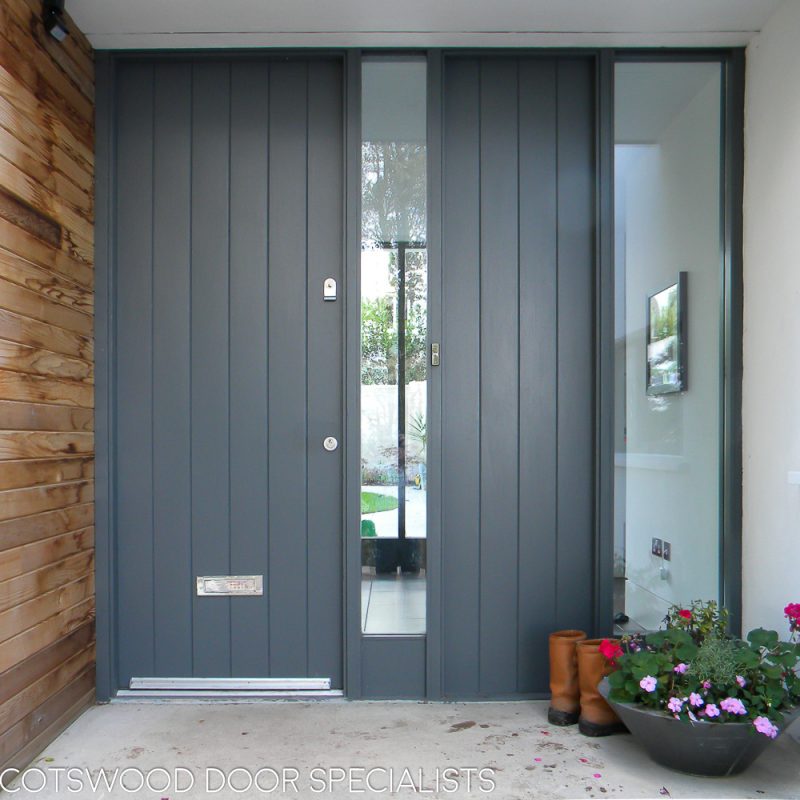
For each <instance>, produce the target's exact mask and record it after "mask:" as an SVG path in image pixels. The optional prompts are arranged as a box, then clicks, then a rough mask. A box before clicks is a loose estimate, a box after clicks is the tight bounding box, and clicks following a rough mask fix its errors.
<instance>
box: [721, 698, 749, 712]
mask: <svg viewBox="0 0 800 800" xmlns="http://www.w3.org/2000/svg"><path fill="white" fill-rule="evenodd" d="M719 707H720V708H721V709H722V710H723V711H727V712H728V713H729V714H738V715H739V716H742V715H744V714H746V713H747V709H746V708H745V707H744V703H743V702H742V701H741V700H738V699H737V698H735V697H726V698H725V699H724V700H723V701H722V702H721V703H720V704H719Z"/></svg>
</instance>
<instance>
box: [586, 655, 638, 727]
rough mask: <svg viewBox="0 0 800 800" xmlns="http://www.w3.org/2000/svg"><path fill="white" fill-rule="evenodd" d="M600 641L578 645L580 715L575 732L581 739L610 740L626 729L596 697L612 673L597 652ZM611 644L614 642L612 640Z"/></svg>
mask: <svg viewBox="0 0 800 800" xmlns="http://www.w3.org/2000/svg"><path fill="white" fill-rule="evenodd" d="M602 641H603V639H584V640H583V641H581V642H578V647H577V651H578V683H579V684H580V690H581V714H580V719H579V720H578V730H579V731H580V732H581V733H582V734H583V735H584V736H610V735H611V734H612V733H623V732H624V731H626V730H627V728H626V727H625V726H624V725H623V724H622V722H621V721H620V718H619V717H618V716H617V715H616V714H615V713H614V710H613V709H612V708H611V706H610V705H609V704H608V703H606V701H605V698H604V697H603V696H602V695H601V694H600V691H599V690H598V688H597V687H598V686H599V684H600V681H601V680H603V678H604V677H605V676H606V675H608V674H609V673H610V672H611V671H612V666H611V664H609V663H608V661H607V660H606V658H605V656H604V655H603V654H602V653H601V652H600V650H599V648H600V643H601V642H602ZM611 641H616V640H614V639H612V640H611Z"/></svg>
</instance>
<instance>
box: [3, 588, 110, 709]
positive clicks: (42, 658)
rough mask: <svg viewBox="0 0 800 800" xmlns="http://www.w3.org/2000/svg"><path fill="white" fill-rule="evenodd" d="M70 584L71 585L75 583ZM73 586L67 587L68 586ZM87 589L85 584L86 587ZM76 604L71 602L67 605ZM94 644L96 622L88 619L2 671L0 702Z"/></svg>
mask: <svg viewBox="0 0 800 800" xmlns="http://www.w3.org/2000/svg"><path fill="white" fill-rule="evenodd" d="M76 585H77V583H76V584H71V586H76ZM68 588H70V587H66V586H65V587H64V589H65V590H66V589H68ZM84 591H86V588H85V587H84ZM72 605H76V603H69V604H67V606H63V607H62V608H67V607H68V606H72ZM93 644H94V625H93V624H92V622H87V623H86V624H84V625H82V626H81V627H80V628H78V629H77V630H74V631H73V632H72V633H70V634H69V635H68V636H63V637H61V638H60V639H58V640H56V641H55V642H53V643H52V644H50V645H48V646H47V647H45V648H43V649H41V650H40V651H39V652H37V653H35V654H34V655H32V656H31V657H30V658H26V659H24V660H23V661H20V662H19V663H18V664H15V665H14V666H13V667H11V668H10V669H7V670H6V671H5V672H3V673H2V674H0V704H2V703H5V702H6V701H7V700H10V699H11V698H12V697H14V695H15V694H17V693H18V692H21V691H22V690H23V689H24V688H25V687H26V686H30V685H31V683H33V682H34V681H37V680H39V678H42V677H44V676H45V675H47V673H48V672H50V671H51V670H52V669H53V668H54V667H56V666H57V665H58V664H60V663H62V662H63V661H66V660H67V659H69V658H72V656H74V655H76V654H77V653H80V652H81V651H83V650H86V649H87V648H89V647H91V646H92V645H93Z"/></svg>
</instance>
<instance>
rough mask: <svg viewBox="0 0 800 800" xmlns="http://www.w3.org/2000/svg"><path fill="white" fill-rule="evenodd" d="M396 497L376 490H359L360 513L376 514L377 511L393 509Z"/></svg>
mask: <svg viewBox="0 0 800 800" xmlns="http://www.w3.org/2000/svg"><path fill="white" fill-rule="evenodd" d="M395 508H397V498H396V497H392V496H391V495H388V494H379V493H378V492H361V513H362V514H377V513H378V512H379V511H394V509H395Z"/></svg>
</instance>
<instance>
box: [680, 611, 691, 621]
mask: <svg viewBox="0 0 800 800" xmlns="http://www.w3.org/2000/svg"><path fill="white" fill-rule="evenodd" d="M678 616H679V617H680V618H681V619H685V620H686V621H687V622H688V621H689V620H691V618H692V612H691V611H689V609H687V608H682V609H681V610H680V611H679V612H678Z"/></svg>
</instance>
